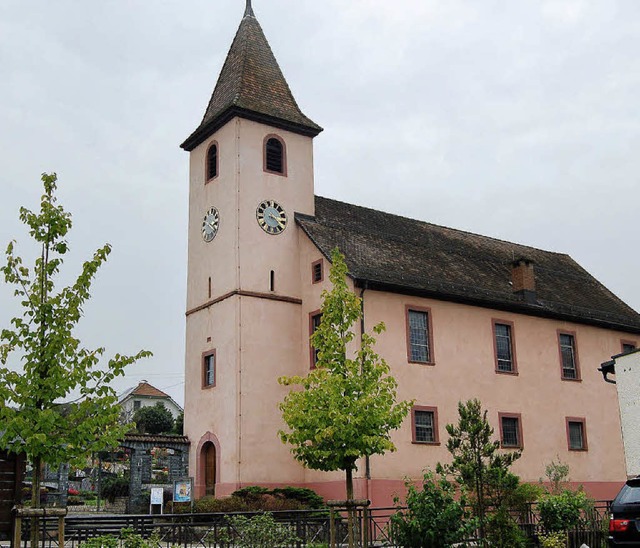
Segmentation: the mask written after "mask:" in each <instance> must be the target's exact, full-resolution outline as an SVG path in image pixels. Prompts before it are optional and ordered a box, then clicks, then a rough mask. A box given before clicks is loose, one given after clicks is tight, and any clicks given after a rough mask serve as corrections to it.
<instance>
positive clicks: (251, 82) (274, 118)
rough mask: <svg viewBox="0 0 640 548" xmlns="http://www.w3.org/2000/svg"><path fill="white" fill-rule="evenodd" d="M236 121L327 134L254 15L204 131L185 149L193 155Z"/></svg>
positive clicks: (243, 27)
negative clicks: (309, 113)
mask: <svg viewBox="0 0 640 548" xmlns="http://www.w3.org/2000/svg"><path fill="white" fill-rule="evenodd" d="M233 116H240V117H244V118H249V119H253V120H257V121H261V122H265V123H268V124H271V125H274V126H276V127H281V128H283V129H288V130H290V131H294V132H297V133H302V134H305V135H311V136H315V135H317V134H318V133H320V132H321V131H322V128H321V127H320V126H319V125H317V124H316V123H315V122H313V121H312V120H310V119H309V118H307V117H306V116H305V115H304V114H303V113H302V111H301V110H300V107H298V104H297V103H296V100H295V99H294V97H293V94H292V93H291V90H290V89H289V85H288V84H287V81H286V80H285V78H284V76H283V74H282V71H281V70H280V67H279V65H278V62H277V61H276V58H275V56H274V55H273V52H272V51H271V47H270V46H269V43H268V42H267V39H266V37H265V35H264V33H263V32H262V28H261V27H260V23H258V20H257V19H256V18H255V16H254V15H253V12H251V11H247V13H245V16H244V17H243V19H242V22H241V23H240V27H239V28H238V32H237V33H236V36H235V38H234V40H233V43H232V44H231V48H230V49H229V53H228V54H227V58H226V60H225V62H224V65H223V67H222V71H221V72H220V76H219V77H218V82H217V84H216V87H215V89H214V91H213V95H212V96H211V99H210V101H209V105H208V106H207V110H206V111H205V114H204V118H203V119H202V122H201V123H200V126H198V128H197V129H196V130H195V131H194V132H193V133H192V134H191V135H190V136H189V137H188V138H187V140H186V141H185V142H184V143H183V144H182V145H181V146H182V148H184V149H186V150H193V149H194V148H195V147H196V146H197V145H198V144H200V143H201V142H203V141H204V140H205V139H206V138H207V137H208V136H210V135H211V134H212V133H213V132H214V131H216V130H217V129H219V128H220V127H222V125H224V124H225V123H226V122H228V121H229V120H230V119H231V118H233Z"/></svg>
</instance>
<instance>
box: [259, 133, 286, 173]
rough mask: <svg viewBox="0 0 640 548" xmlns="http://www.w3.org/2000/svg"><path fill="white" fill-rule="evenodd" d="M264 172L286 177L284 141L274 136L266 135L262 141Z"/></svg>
mask: <svg viewBox="0 0 640 548" xmlns="http://www.w3.org/2000/svg"><path fill="white" fill-rule="evenodd" d="M264 170H265V171H267V172H269V173H277V174H279V175H284V176H285V177H286V175H287V154H286V149H285V146H284V141H283V140H282V139H280V137H278V136H276V135H267V137H266V138H265V140H264Z"/></svg>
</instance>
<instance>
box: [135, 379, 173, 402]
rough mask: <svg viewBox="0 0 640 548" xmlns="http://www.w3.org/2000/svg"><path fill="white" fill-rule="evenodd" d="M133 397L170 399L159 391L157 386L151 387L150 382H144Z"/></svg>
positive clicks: (139, 385)
mask: <svg viewBox="0 0 640 548" xmlns="http://www.w3.org/2000/svg"><path fill="white" fill-rule="evenodd" d="M131 395H132V396H148V397H151V398H170V397H171V396H169V395H168V394H165V393H164V392H163V391H162V390H158V389H157V388H156V387H155V386H151V385H150V384H149V383H148V382H146V381H142V382H141V383H140V384H138V386H136V387H135V388H134V389H133V391H132V392H131Z"/></svg>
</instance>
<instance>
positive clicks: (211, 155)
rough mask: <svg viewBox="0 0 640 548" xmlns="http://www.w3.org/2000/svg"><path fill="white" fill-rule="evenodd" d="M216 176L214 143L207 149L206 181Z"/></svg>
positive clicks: (216, 155)
mask: <svg viewBox="0 0 640 548" xmlns="http://www.w3.org/2000/svg"><path fill="white" fill-rule="evenodd" d="M217 176H218V143H216V142H215V141H214V142H213V143H211V144H210V145H209V148H208V149H207V181H210V180H211V179H213V178H215V177H217Z"/></svg>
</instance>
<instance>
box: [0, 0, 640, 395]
mask: <svg viewBox="0 0 640 548" xmlns="http://www.w3.org/2000/svg"><path fill="white" fill-rule="evenodd" d="M244 3H245V2H244V0H105V1H102V2H95V1H82V0H56V1H55V2H52V1H50V0H2V1H1V2H0V158H1V161H2V162H1V165H0V168H1V169H0V248H2V249H4V247H5V246H6V243H7V242H8V241H9V240H10V239H12V238H15V239H17V240H18V242H19V250H20V251H21V252H23V253H24V254H26V255H30V254H33V247H31V245H30V241H29V239H28V236H27V234H26V232H25V230H24V228H23V227H22V225H21V224H20V223H19V221H18V219H17V214H18V208H19V207H20V206H21V205H25V206H28V207H30V208H32V209H36V208H37V207H38V200H39V196H40V194H41V186H40V174H41V173H42V172H43V171H47V172H50V171H56V172H57V173H58V177H59V184H60V191H59V197H60V201H61V203H62V204H63V205H64V206H65V208H66V209H68V210H69V211H71V213H72V214H73V219H74V229H73V231H72V233H71V236H70V243H71V246H72V253H71V255H70V257H71V258H70V259H69V260H68V262H67V265H66V269H65V271H66V272H67V274H66V276H67V278H66V279H67V280H70V279H71V276H72V275H74V274H75V273H77V270H78V268H79V265H80V262H81V261H83V260H85V259H86V258H87V257H88V256H89V255H90V254H91V253H92V252H93V250H94V249H95V248H97V247H99V246H100V245H102V244H103V243H104V242H109V243H111V244H112V245H113V248H114V251H113V253H112V255H111V257H110V259H109V261H108V262H107V264H106V265H105V266H104V268H103V269H102V270H101V272H100V273H99V276H98V279H97V280H96V282H95V285H94V291H93V294H94V297H93V299H92V301H91V302H90V304H89V305H88V306H86V308H85V312H86V317H85V319H84V320H83V323H82V327H81V329H80V336H81V337H82V339H83V342H84V343H85V344H87V345H88V346H98V345H105V346H106V347H107V349H108V351H109V352H111V353H114V352H122V353H133V352H135V351H137V350H138V349H141V348H145V349H149V350H152V351H153V352H154V354H155V356H154V357H153V358H151V359H149V360H146V361H145V362H140V363H139V364H138V365H135V366H133V367H132V368H131V369H130V370H129V373H128V375H127V378H126V379H123V380H120V381H119V382H118V389H119V390H122V389H125V388H127V387H129V386H131V385H135V384H137V382H138V381H140V380H141V379H147V380H148V381H149V382H151V383H152V384H153V385H155V386H157V387H158V388H160V389H162V390H165V391H166V392H168V393H169V394H171V395H172V396H173V397H174V399H176V400H177V401H178V402H179V403H182V402H183V391H184V382H183V367H184V311H185V293H186V288H185V286H186V234H187V199H188V186H187V181H188V154H187V153H186V152H184V151H182V150H181V149H180V148H179V144H180V143H181V142H182V141H183V140H184V139H185V138H186V137H187V136H188V135H189V134H190V133H191V131H192V130H193V129H195V127H196V126H197V125H198V124H199V122H200V120H201V118H202V115H203V113H204V109H205V107H206V105H207V102H208V100H209V97H210V95H211V92H212V90H213V87H214V85H215V82H216V79H217V76H218V73H219V71H220V68H221V67H222V63H223V61H224V58H225V56H226V53H227V51H228V48H229V46H230V45H231V41H232V39H233V36H234V34H235V32H236V30H237V27H238V25H239V23H240V20H241V17H242V14H243V12H244ZM253 4H254V10H255V12H256V15H257V17H258V20H259V21H260V23H261V25H262V28H263V29H264V31H265V34H266V36H267V38H268V40H269V42H270V44H271V47H272V49H273V51H274V53H275V55H276V58H277V59H278V61H279V63H280V66H281V68H282V70H283V72H284V74H285V77H286V78H287V81H288V82H289V85H290V87H291V89H292V91H293V93H294V96H295V97H296V99H297V101H298V103H299V104H300V106H301V108H302V110H303V112H304V113H305V114H307V115H308V116H309V117H310V118H311V119H313V120H314V121H315V122H317V123H319V124H320V125H322V126H323V127H324V128H325V131H324V132H323V133H321V134H320V136H319V137H317V138H316V139H315V181H316V193H317V194H320V195H322V196H327V197H331V198H336V199H339V200H343V201H346V202H351V203H356V204H360V205H365V206H369V207H373V208H376V209H382V210H385V211H389V212H392V213H398V214H401V215H406V216H409V217H413V218H417V219H423V220H426V221H430V222H433V223H437V224H442V225H446V226H451V227H454V228H460V229H464V230H468V231H472V232H476V233H479V234H484V235H487V236H493V237H497V238H502V239H506V240H510V241H514V242H518V243H522V244H527V245H532V246H535V247H540V248H543V249H547V250H552V251H561V252H566V253H568V254H570V255H571V256H572V257H573V258H574V259H575V260H577V261H578V262H579V263H580V264H581V265H582V266H583V267H584V268H585V269H586V270H588V271H589V272H590V273H591V274H593V275H594V276H595V277H596V278H597V279H599V280H600V281H601V282H602V283H604V284H605V285H606V286H607V287H608V288H609V289H610V290H612V291H613V292H614V293H615V294H616V295H618V296H619V297H620V298H622V299H623V300H624V301H626V302H627V303H628V304H629V305H631V306H632V307H634V308H635V309H636V310H639V309H640V286H639V284H638V276H639V274H640V253H639V252H638V248H639V245H638V244H639V242H640V235H639V234H640V233H639V231H638V228H637V223H636V222H635V219H634V217H635V216H636V215H638V213H639V211H638V203H639V198H640V184H639V174H640V121H639V117H638V115H639V106H638V97H639V93H640V2H638V1H637V0H627V1H622V0H620V1H616V0H548V1H546V0H502V1H498V0H394V1H393V2H390V1H388V0H385V1H383V0H322V1H317V0H269V1H267V0H254V2H253ZM17 310H18V309H17V307H16V305H15V303H14V301H13V299H12V298H11V296H10V292H9V291H8V289H7V287H6V286H2V285H0V327H4V326H6V325H7V324H8V322H9V319H10V318H11V317H12V316H13V315H14V314H15V313H16V312H17Z"/></svg>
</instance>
